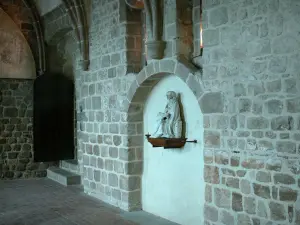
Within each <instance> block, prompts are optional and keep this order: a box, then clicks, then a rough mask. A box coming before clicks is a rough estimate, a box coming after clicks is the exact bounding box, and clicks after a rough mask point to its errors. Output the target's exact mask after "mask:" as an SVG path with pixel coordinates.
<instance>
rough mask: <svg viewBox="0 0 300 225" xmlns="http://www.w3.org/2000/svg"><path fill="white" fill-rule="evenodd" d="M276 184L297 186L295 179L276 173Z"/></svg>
mask: <svg viewBox="0 0 300 225" xmlns="http://www.w3.org/2000/svg"><path fill="white" fill-rule="evenodd" d="M274 183H275V184H287V185H291V184H295V183H296V181H295V178H293V177H292V176H290V175H288V174H282V173H276V174H275V175H274Z"/></svg>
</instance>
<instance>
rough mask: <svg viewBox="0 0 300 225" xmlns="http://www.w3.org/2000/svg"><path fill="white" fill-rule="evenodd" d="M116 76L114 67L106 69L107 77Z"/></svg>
mask: <svg viewBox="0 0 300 225" xmlns="http://www.w3.org/2000/svg"><path fill="white" fill-rule="evenodd" d="M116 76H117V69H116V68H115V67H114V68H110V69H108V78H114V77H116Z"/></svg>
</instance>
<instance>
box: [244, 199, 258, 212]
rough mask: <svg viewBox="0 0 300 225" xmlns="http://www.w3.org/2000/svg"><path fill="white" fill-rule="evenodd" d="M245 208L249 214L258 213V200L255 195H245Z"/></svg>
mask: <svg viewBox="0 0 300 225" xmlns="http://www.w3.org/2000/svg"><path fill="white" fill-rule="evenodd" d="M244 209H245V212H247V213H248V214H255V213H256V202H255V198H253V197H244Z"/></svg>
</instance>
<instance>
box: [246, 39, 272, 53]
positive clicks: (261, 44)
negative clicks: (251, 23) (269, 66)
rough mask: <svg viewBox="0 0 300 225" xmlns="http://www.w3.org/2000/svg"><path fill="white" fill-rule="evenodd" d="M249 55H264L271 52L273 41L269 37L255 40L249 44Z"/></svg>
mask: <svg viewBox="0 0 300 225" xmlns="http://www.w3.org/2000/svg"><path fill="white" fill-rule="evenodd" d="M247 51H248V55H249V56H252V57H255V56H263V55H268V54H270V53H271V43H270V40H268V39H261V40H253V41H251V42H249V44H248V45H247Z"/></svg>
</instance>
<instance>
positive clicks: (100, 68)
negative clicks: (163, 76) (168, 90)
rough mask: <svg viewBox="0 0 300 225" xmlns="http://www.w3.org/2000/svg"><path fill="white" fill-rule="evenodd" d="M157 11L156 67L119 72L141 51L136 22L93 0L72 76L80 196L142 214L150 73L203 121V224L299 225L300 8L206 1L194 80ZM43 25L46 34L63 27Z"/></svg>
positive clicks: (262, 1) (117, 6)
mask: <svg viewBox="0 0 300 225" xmlns="http://www.w3.org/2000/svg"><path fill="white" fill-rule="evenodd" d="M165 2H166V3H168V4H169V5H168V6H169V7H168V9H169V10H167V11H166V12H165V14H166V16H165V18H166V19H165V21H164V38H165V40H166V41H167V50H166V58H165V59H163V60H159V61H153V62H150V63H149V65H148V66H147V67H145V68H144V69H142V70H141V71H140V70H139V71H137V72H136V71H132V70H130V67H129V66H128V65H129V64H130V56H132V54H133V55H134V54H137V53H138V52H139V51H140V49H139V48H138V46H140V42H141V32H140V30H139V29H137V28H136V27H137V26H136V23H134V21H132V17H130V20H131V21H128V19H129V17H128V16H127V17H126V16H124V14H126V13H127V14H128V12H127V11H126V10H125V11H124V8H122V7H124V6H122V4H121V2H119V1H105V0H102V1H101V4H98V3H96V1H92V11H91V15H90V17H91V25H90V37H91V40H90V41H91V68H90V71H88V72H81V71H80V67H79V66H77V67H76V69H77V70H76V71H75V77H76V88H77V92H76V94H77V96H76V97H77V108H78V111H79V108H80V107H81V108H82V109H83V110H82V112H80V117H79V116H78V118H81V119H80V121H78V123H79V125H78V156H79V161H80V165H81V172H82V178H83V185H84V188H85V191H86V192H87V193H89V194H92V195H93V196H96V197H98V198H100V199H102V200H104V201H106V202H109V203H110V204H113V205H116V206H119V207H121V208H124V209H127V210H134V209H139V208H140V207H141V203H140V201H141V199H140V190H141V189H140V188H141V185H140V180H141V172H142V165H143V156H142V151H143V149H142V145H143V144H142V143H143V138H142V136H143V134H142V124H143V122H142V113H143V103H144V101H145V99H146V96H147V93H149V90H151V88H152V87H153V85H154V84H155V83H156V82H157V79H159V76H157V75H155V74H157V73H160V72H165V73H169V74H174V73H175V74H176V75H177V76H179V77H181V78H182V79H183V80H184V81H185V82H186V83H187V85H188V86H189V87H190V88H191V89H192V90H193V92H194V93H195V96H196V97H197V98H198V99H199V105H200V107H201V110H202V113H203V114H204V129H205V131H204V144H205V150H204V153H203V160H204V162H205V168H204V171H205V172H204V178H205V184H204V185H205V203H204V205H205V208H204V216H205V224H207V225H235V224H236V225H248V224H249V225H252V224H253V225H259V224H262V225H265V224H297V225H298V224H300V216H299V215H300V208H299V201H300V199H299V197H298V193H299V188H300V177H299V174H300V164H299V153H300V152H299V151H300V149H299V144H300V122H299V121H300V116H299V113H300V98H299V96H300V76H299V71H300V67H299V65H300V64H299V59H300V55H299V49H300V46H299V45H300V37H299V35H298V33H299V32H300V30H299V29H300V28H299V26H298V24H299V21H300V6H299V3H298V2H297V1H295V0H285V1H282V0H230V1H227V0H226V1H224V0H205V1H204V2H203V20H204V21H203V28H204V31H203V35H204V37H203V38H204V54H203V57H202V63H203V72H201V73H200V71H196V72H193V71H191V70H190V69H189V68H188V67H187V66H182V65H181V64H180V63H179V62H178V61H177V60H176V52H177V50H176V45H174V42H173V40H174V39H173V38H174V37H176V36H177V32H179V31H178V30H177V28H178V26H177V25H178V24H176V22H175V21H176V16H177V14H176V13H175V14H174V12H176V10H171V9H176V1H165ZM197 2H198V1H194V10H193V12H194V13H193V16H194V25H193V26H194V27H193V31H194V43H199V40H200V37H199V35H197V31H199V27H200V26H199V25H200V23H199V21H196V20H195V18H198V16H199V15H200V6H199V5H198V4H199V3H197ZM172 3H173V5H172ZM172 7H173V8H172ZM49 17H50V16H49ZM53 18H55V19H53ZM53 18H52V20H50V19H49V20H48V23H47V26H48V27H49V28H52V29H50V31H49V30H48V32H49V33H52V34H54V33H55V32H56V30H57V29H58V27H64V26H65V25H64V20H62V19H60V17H59V16H55V17H53ZM61 18H63V15H62V16H61ZM124 18H125V19H124ZM172 18H175V20H172ZM59 25H60V26H59ZM133 25H135V26H133ZM54 28H55V29H56V30H55V29H54ZM194 47H196V45H195V46H194ZM75 63H76V62H75ZM75 65H78V63H77V64H75ZM213 103H216V104H213ZM79 128H80V129H79ZM183 197H184V196H183Z"/></svg>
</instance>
